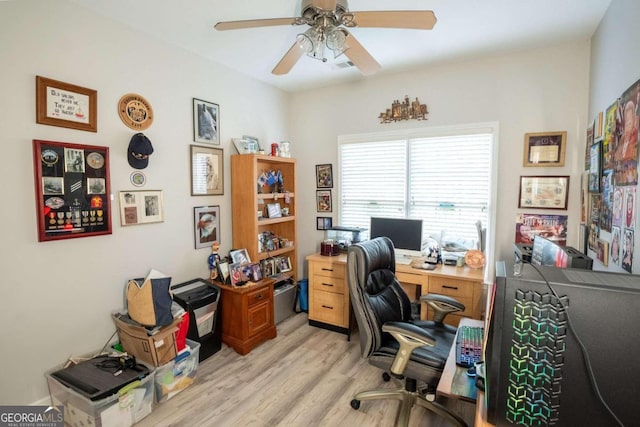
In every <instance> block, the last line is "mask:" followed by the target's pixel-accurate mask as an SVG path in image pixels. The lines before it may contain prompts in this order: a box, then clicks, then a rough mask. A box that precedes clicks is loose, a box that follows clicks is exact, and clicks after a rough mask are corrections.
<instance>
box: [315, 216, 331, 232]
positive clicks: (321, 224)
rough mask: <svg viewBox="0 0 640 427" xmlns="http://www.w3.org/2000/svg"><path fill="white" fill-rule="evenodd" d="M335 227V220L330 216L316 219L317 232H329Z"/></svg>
mask: <svg viewBox="0 0 640 427" xmlns="http://www.w3.org/2000/svg"><path fill="white" fill-rule="evenodd" d="M331 227H333V218H332V217H330V216H317V217H316V230H329V229H330V228H331Z"/></svg>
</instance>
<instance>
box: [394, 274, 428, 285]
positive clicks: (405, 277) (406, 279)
mask: <svg viewBox="0 0 640 427" xmlns="http://www.w3.org/2000/svg"><path fill="white" fill-rule="evenodd" d="M396 277H397V278H398V281H399V282H400V283H406V284H409V285H418V286H421V285H426V284H427V278H426V276H423V275H421V274H410V273H403V272H401V271H396Z"/></svg>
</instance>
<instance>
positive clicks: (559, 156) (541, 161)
mask: <svg viewBox="0 0 640 427" xmlns="http://www.w3.org/2000/svg"><path fill="white" fill-rule="evenodd" d="M566 145H567V132H566V131H558V132H532V133H526V134H525V135H524V157H523V166H525V167H560V166H564V157H565V151H566Z"/></svg>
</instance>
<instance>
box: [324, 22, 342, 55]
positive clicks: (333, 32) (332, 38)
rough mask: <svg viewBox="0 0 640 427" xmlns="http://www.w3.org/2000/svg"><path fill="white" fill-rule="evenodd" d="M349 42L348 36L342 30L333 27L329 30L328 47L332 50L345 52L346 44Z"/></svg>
mask: <svg viewBox="0 0 640 427" xmlns="http://www.w3.org/2000/svg"><path fill="white" fill-rule="evenodd" d="M346 40H347V34H346V33H345V31H344V30H343V29H341V28H337V27H331V28H329V29H328V30H327V47H328V48H329V49H331V50H333V51H334V52H335V51H339V52H340V53H342V52H343V51H344V43H345V41H346Z"/></svg>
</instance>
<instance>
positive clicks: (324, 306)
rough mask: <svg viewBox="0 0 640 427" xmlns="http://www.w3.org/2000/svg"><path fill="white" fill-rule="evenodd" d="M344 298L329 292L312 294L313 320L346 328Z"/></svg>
mask: <svg viewBox="0 0 640 427" xmlns="http://www.w3.org/2000/svg"><path fill="white" fill-rule="evenodd" d="M344 312H345V310H344V297H343V296H342V295H340V294H335V293H331V292H323V291H317V290H316V291H314V292H313V320H317V321H319V322H325V323H329V324H331V325H336V326H341V327H346V326H347V325H348V322H347V321H346V319H345V315H344Z"/></svg>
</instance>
